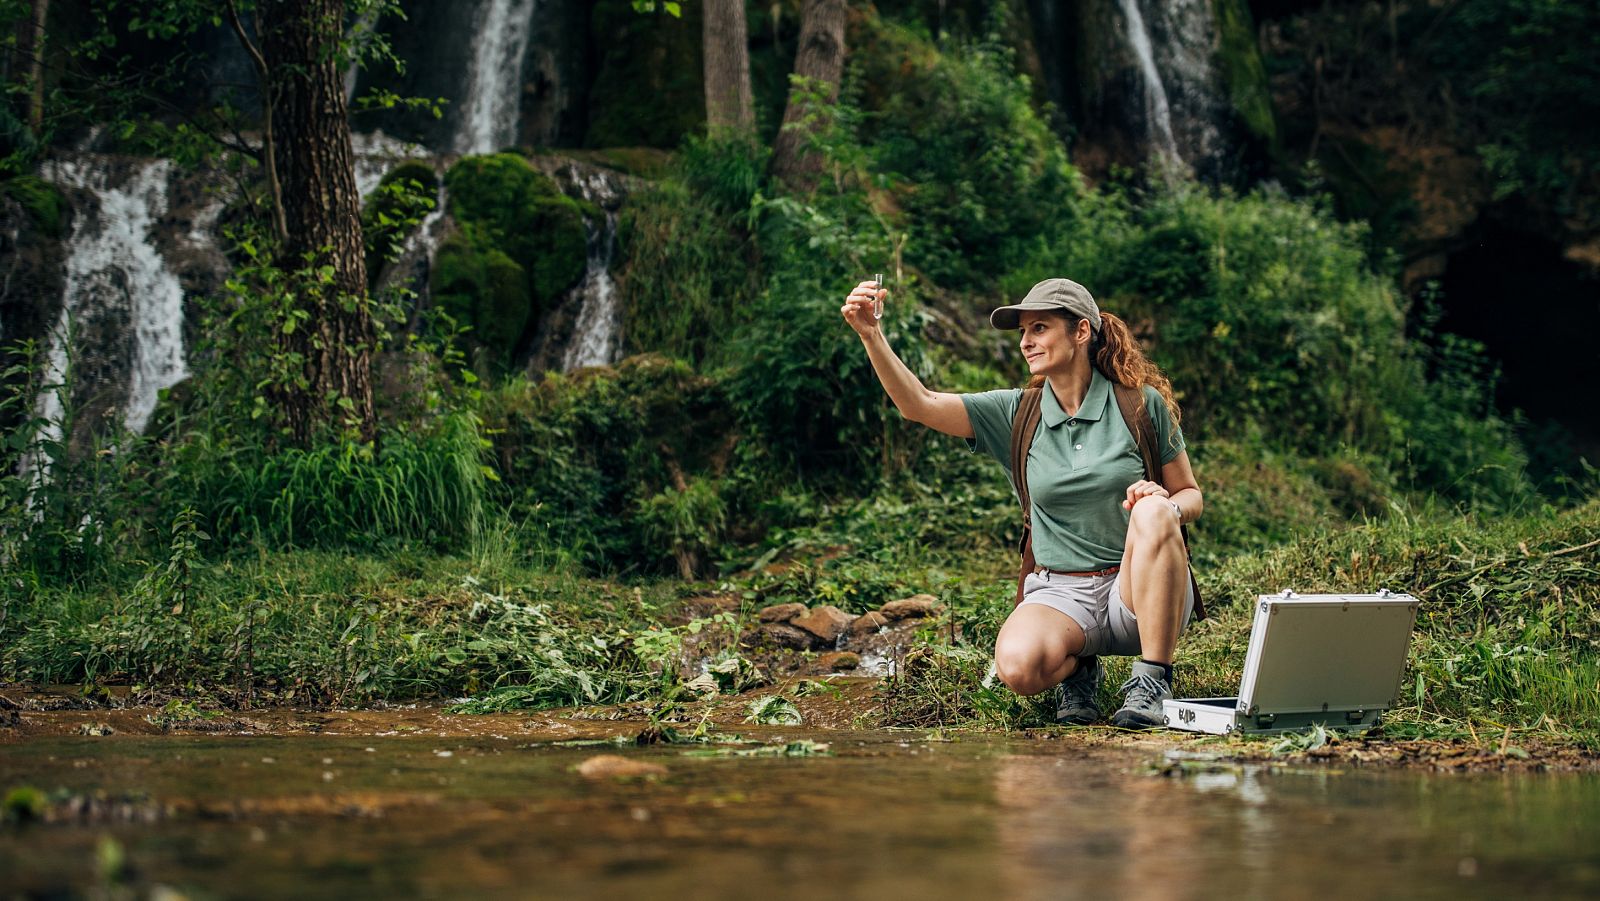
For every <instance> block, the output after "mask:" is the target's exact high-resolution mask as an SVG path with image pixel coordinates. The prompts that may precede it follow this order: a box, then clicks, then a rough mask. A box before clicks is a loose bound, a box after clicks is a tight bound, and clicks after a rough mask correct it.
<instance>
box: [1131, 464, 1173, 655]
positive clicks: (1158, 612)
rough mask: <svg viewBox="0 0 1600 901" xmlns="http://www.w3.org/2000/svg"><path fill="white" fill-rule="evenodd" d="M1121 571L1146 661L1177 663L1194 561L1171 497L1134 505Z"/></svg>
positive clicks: (1156, 498) (1153, 499)
mask: <svg viewBox="0 0 1600 901" xmlns="http://www.w3.org/2000/svg"><path fill="white" fill-rule="evenodd" d="M1121 575H1122V588H1123V591H1122V602H1123V603H1125V604H1127V605H1128V609H1129V610H1132V611H1133V615H1134V616H1135V617H1136V618H1137V619H1138V621H1139V646H1140V650H1141V652H1142V653H1143V655H1144V659H1146V660H1149V661H1150V662H1152V663H1167V664H1170V663H1172V656H1173V652H1174V651H1175V650H1176V649H1177V647H1178V631H1179V630H1180V629H1181V628H1182V626H1183V602H1184V599H1185V598H1186V597H1187V596H1188V591H1189V560H1188V556H1187V555H1186V554H1184V551H1183V533H1182V532H1181V531H1180V530H1179V528H1178V517H1177V515H1176V514H1174V513H1173V512H1172V504H1171V503H1170V502H1169V501H1168V500H1167V499H1166V498H1164V497H1153V496H1152V497H1146V498H1142V499H1140V501H1139V502H1138V503H1137V504H1134V506H1133V513H1132V514H1131V515H1130V516H1129V518H1128V541H1127V545H1126V546H1125V547H1124V548H1123V551H1122V574H1121Z"/></svg>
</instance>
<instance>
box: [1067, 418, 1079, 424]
mask: <svg viewBox="0 0 1600 901" xmlns="http://www.w3.org/2000/svg"><path fill="white" fill-rule="evenodd" d="M1077 424H1078V420H1076V419H1069V420H1067V425H1077Z"/></svg>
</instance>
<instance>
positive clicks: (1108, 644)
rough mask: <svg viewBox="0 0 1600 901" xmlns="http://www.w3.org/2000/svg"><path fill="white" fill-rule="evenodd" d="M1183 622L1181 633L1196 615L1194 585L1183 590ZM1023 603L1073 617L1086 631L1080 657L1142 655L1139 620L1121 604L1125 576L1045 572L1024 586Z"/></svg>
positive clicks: (1188, 583)
mask: <svg viewBox="0 0 1600 901" xmlns="http://www.w3.org/2000/svg"><path fill="white" fill-rule="evenodd" d="M1183 594H1184V597H1183V620H1182V621H1181V622H1180V623H1179V624H1178V632H1179V634H1182V633H1183V629H1184V628H1185V627H1187V626H1188V625H1189V618H1190V617H1191V616H1193V615H1194V583H1193V582H1192V581H1189V582H1186V583H1185V584H1184V589H1183ZM1022 603H1024V604H1042V605H1044V606H1046V607H1049V608H1050V609H1051V610H1059V611H1061V612H1062V613H1065V614H1066V615H1067V616H1070V617H1072V620H1073V622H1076V623H1077V624H1078V626H1079V627H1080V628H1082V629H1083V637H1084V646H1083V650H1082V651H1080V652H1079V653H1078V656H1080V657H1094V656H1098V655H1100V654H1122V655H1130V656H1140V648H1139V621H1138V619H1137V618H1136V617H1134V615H1133V611H1132V610H1130V609H1129V608H1128V605H1127V604H1124V603H1123V602H1122V573H1121V572H1115V573H1112V574H1110V575H1105V576H1064V575H1061V574H1060V573H1053V572H1048V571H1046V572H1042V573H1034V574H1032V575H1030V576H1028V578H1027V579H1025V580H1024V581H1023V583H1022Z"/></svg>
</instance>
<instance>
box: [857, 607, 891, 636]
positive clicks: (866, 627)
mask: <svg viewBox="0 0 1600 901" xmlns="http://www.w3.org/2000/svg"><path fill="white" fill-rule="evenodd" d="M888 624H889V618H888V617H886V616H884V615H883V614H881V613H879V612H878V611H876V610H874V611H872V612H871V613H863V614H862V615H860V616H858V617H856V621H855V622H853V623H851V624H850V634H851V635H871V634H873V633H875V632H877V631H878V630H879V629H882V628H883V627H884V626H887V625H888Z"/></svg>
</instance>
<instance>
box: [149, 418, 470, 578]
mask: <svg viewBox="0 0 1600 901" xmlns="http://www.w3.org/2000/svg"><path fill="white" fill-rule="evenodd" d="M419 425H420V424H419ZM487 447H488V442H487V441H486V440H485V439H483V438H482V437H480V432H479V425H478V420H477V417H476V416H475V415H474V414H472V413H471V412H457V413H449V414H446V415H445V416H443V417H441V418H440V419H439V420H438V421H437V422H436V423H432V424H429V425H428V426H427V427H424V428H415V429H413V430H411V431H407V432H405V433H400V434H392V435H386V436H384V437H383V440H381V441H380V442H378V444H377V446H376V447H374V446H373V445H371V444H361V443H357V442H354V441H343V442H326V443H322V444H319V445H317V446H315V447H312V448H310V449H308V450H302V449H300V448H285V449H282V450H279V451H277V452H276V453H263V452H262V449H261V448H259V447H255V446H251V445H248V444H234V443H231V442H228V441H227V440H226V439H225V438H224V439H219V438H216V437H215V436H207V435H195V436H193V437H192V439H191V440H190V441H189V442H186V443H185V444H184V445H182V446H181V447H179V448H177V449H176V453H175V455H174V456H175V459H174V464H175V469H174V473H173V476H172V481H171V483H170V484H169V486H168V491H169V492H171V493H173V494H174V495H176V496H178V497H182V498H187V499H189V500H188V502H189V503H191V504H193V505H194V506H195V508H196V509H197V510H199V511H200V513H201V515H202V516H203V518H204V520H205V521H206V522H208V523H210V524H211V528H212V532H213V533H214V534H216V535H218V536H219V540H222V541H223V543H224V544H227V545H235V544H241V543H250V542H261V543H263V544H266V545H268V546H273V547H297V546H298V547H316V546H338V545H363V546H370V545H373V544H377V543H381V542H385V541H390V540H396V539H399V540H413V541H424V542H435V543H439V544H443V545H449V544H453V543H457V542H461V541H464V540H467V539H470V538H472V537H473V536H474V535H476V534H477V533H478V532H479V531H480V530H481V528H482V526H483V522H484V502H485V497H486V493H487V490H486V485H487V482H488V481H489V480H490V479H492V478H494V473H493V470H491V469H490V468H489V467H488V466H487V464H486V463H485V461H484V451H485V450H486V449H487Z"/></svg>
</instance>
